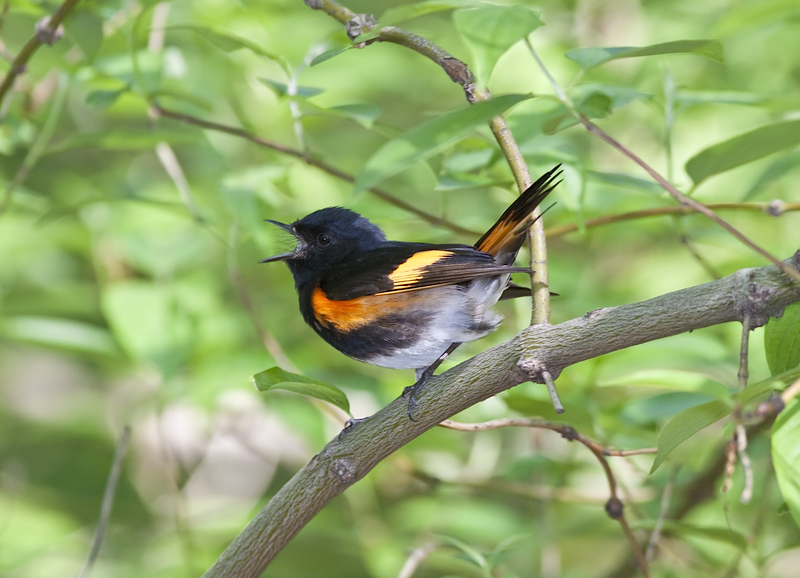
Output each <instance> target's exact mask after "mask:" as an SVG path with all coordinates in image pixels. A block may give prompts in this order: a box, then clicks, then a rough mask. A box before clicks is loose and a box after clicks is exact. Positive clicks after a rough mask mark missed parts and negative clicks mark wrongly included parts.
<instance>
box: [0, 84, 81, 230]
mask: <svg viewBox="0 0 800 578" xmlns="http://www.w3.org/2000/svg"><path fill="white" fill-rule="evenodd" d="M68 92H69V78H68V77H66V76H64V75H61V76H59V79H58V85H57V86H56V91H55V97H54V98H53V103H52V105H51V106H50V110H49V111H48V113H47V118H46V119H45V121H44V124H43V125H42V127H41V128H40V129H39V132H38V133H36V137H34V139H33V142H32V143H31V145H30V147H29V148H28V153H27V154H26V155H25V158H24V159H22V163H21V164H20V166H19V169H17V172H16V174H15V175H14V177H13V178H12V179H11V181H10V182H9V183H8V185H6V190H5V193H4V194H3V199H2V200H0V215H2V214H3V213H4V212H5V211H6V210H7V209H8V208H9V207H10V206H11V201H12V199H13V196H14V193H15V192H16V190H17V189H18V188H19V187H20V186H22V184H23V183H24V182H25V181H26V180H27V178H28V176H29V175H30V173H31V170H33V168H34V167H35V166H36V163H37V162H39V159H40V158H41V156H42V154H44V151H45V149H46V148H47V145H48V143H49V142H50V138H51V137H52V136H53V132H54V131H55V129H56V125H57V124H58V119H59V117H60V116H61V111H62V110H63V108H64V104H65V102H66V100H67V94H68Z"/></svg>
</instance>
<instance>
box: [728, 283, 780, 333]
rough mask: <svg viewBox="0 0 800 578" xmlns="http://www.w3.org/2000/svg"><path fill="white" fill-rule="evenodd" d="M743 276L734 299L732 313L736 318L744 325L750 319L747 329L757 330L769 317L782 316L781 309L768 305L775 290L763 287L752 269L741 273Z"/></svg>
mask: <svg viewBox="0 0 800 578" xmlns="http://www.w3.org/2000/svg"><path fill="white" fill-rule="evenodd" d="M741 273H742V274H743V277H744V278H743V279H742V285H741V290H740V291H739V292H738V295H737V296H735V297H734V304H733V311H734V314H735V315H736V318H737V319H738V320H739V321H740V322H742V323H743V324H744V322H745V319H746V318H748V317H749V318H750V323H749V327H750V330H751V331H752V330H753V329H758V328H759V327H763V326H764V325H766V323H767V321H769V319H770V317H780V316H781V315H783V307H782V306H780V307H776V306H775V305H771V304H770V303H769V301H770V299H771V297H772V296H773V294H774V293H775V288H774V287H770V286H767V285H764V284H763V283H761V282H760V281H759V280H758V279H756V272H755V270H753V269H750V270H745V271H742V272H741Z"/></svg>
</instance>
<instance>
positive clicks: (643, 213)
mask: <svg viewBox="0 0 800 578" xmlns="http://www.w3.org/2000/svg"><path fill="white" fill-rule="evenodd" d="M706 207H708V208H709V209H711V210H720V209H731V210H742V211H759V212H762V213H765V214H767V215H771V216H773V217H778V216H780V215H782V214H783V213H786V212H789V211H800V203H781V204H780V205H776V204H775V202H772V203H709V204H708V205H706ZM696 212H697V211H696V210H695V209H694V208H692V207H682V206H674V205H673V206H671V207H656V208H653V209H642V210H640V211H631V212H629V213H619V214H617V215H605V216H603V217H595V218H594V219H587V220H586V221H584V222H583V224H582V225H581V227H582V228H584V229H591V228H592V227H599V226H601V225H609V224H611V223H619V222H621V221H632V220H635V219H643V218H646V217H661V216H664V215H692V214H695V213H696ZM581 227H579V226H578V225H577V224H576V223H567V224H565V225H556V226H555V227H549V228H547V229H545V234H546V235H547V236H548V237H560V236H562V235H566V234H568V233H574V232H575V231H578V230H579V229H580V228H581Z"/></svg>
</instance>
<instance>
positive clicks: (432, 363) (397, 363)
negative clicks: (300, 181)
mask: <svg viewBox="0 0 800 578" xmlns="http://www.w3.org/2000/svg"><path fill="white" fill-rule="evenodd" d="M560 167H561V165H557V166H556V167H555V168H553V169H552V170H550V171H548V172H547V173H545V174H544V175H542V176H541V177H540V178H539V179H538V180H537V181H536V182H535V183H533V184H532V185H531V186H530V187H529V188H528V189H527V190H526V191H525V192H523V193H522V194H521V195H520V196H519V197H518V198H517V199H516V200H515V201H514V202H513V203H512V204H511V206H509V207H508V209H506V211H505V212H504V213H503V214H502V215H501V216H500V218H499V219H498V220H497V222H496V223H495V224H494V225H493V226H492V227H491V228H490V229H489V230H488V231H487V232H486V234H484V235H483V236H482V237H481V238H480V239H479V240H478V241H477V242H476V243H475V245H463V244H431V243H413V242H404V241H390V240H387V238H386V235H385V234H384V233H383V231H382V230H381V229H380V228H379V227H378V226H376V225H375V224H373V223H372V222H370V221H369V220H368V219H367V218H365V217H363V216H361V215H360V214H358V213H356V212H354V211H351V210H349V209H346V208H343V207H328V208H324V209H320V210H317V211H315V212H313V213H311V214H309V215H307V216H305V217H303V218H301V219H299V220H297V221H295V222H293V223H291V224H286V223H281V222H279V221H274V220H271V219H265V221H266V222H268V223H271V224H272V225H275V226H277V227H279V228H280V229H282V230H284V231H286V232H287V233H290V234H291V235H292V236H294V238H295V240H296V245H295V248H294V249H293V250H291V251H289V252H286V253H281V254H279V255H275V256H272V257H267V258H266V259H262V260H261V261H260V262H261V263H272V262H277V261H283V262H285V263H286V264H287V265H288V267H289V270H290V271H291V274H292V276H293V278H294V284H295V289H296V290H297V294H298V298H299V302H300V313H301V314H302V317H303V319H304V321H305V322H306V323H307V324H308V325H309V326H310V327H311V328H312V329H313V330H314V331H315V332H316V333H317V334H318V335H319V336H320V337H322V339H324V340H325V341H326V342H328V343H329V344H330V345H332V346H333V347H334V348H336V349H337V350H339V351H340V352H341V353H343V354H345V355H347V356H348V357H351V358H353V359H356V360H358V361H362V362H365V363H369V364H371V365H377V366H380V367H387V368H393V369H414V370H415V371H416V382H415V383H414V385H411V386H409V387H406V388H405V389H404V390H403V396H408V415H409V418H411V419H412V420H414V417H413V414H414V411H415V408H416V406H417V401H416V397H417V395H419V393H420V392H421V391H422V389H423V387H424V385H425V383H426V382H427V381H428V380H429V379H430V377H431V376H432V375H433V374H434V371H435V370H436V369H437V367H438V366H439V365H440V364H441V363H442V362H443V361H444V360H445V359H446V358H447V357H448V355H450V353H452V352H453V351H454V350H455V349H456V348H457V347H458V346H459V345H460V344H461V343H464V342H468V341H474V340H477V339H480V338H482V337H485V336H486V335H488V334H490V333H492V332H493V331H495V330H496V329H497V328H498V326H499V325H500V323H501V321H502V316H501V315H499V314H498V313H496V312H495V311H493V310H492V306H493V305H494V304H495V303H496V302H497V301H498V300H500V299H505V298H513V297H520V296H523V295H526V294H527V295H530V289H527V288H525V287H522V286H519V285H516V284H514V283H511V282H510V277H511V274H512V273H518V272H527V273H531V270H530V269H528V268H523V267H515V266H514V260H515V258H516V256H517V253H518V252H519V250H520V248H521V246H522V243H523V241H524V238H525V234H526V232H527V230H528V229H529V228H530V226H531V225H532V224H533V222H534V220H535V219H534V217H533V211H534V210H535V209H536V207H537V206H539V204H540V203H541V202H542V201H543V200H544V199H545V198H546V197H547V195H548V194H550V192H551V191H552V190H553V189H554V188H555V187H556V186H557V185H558V184H559V183H560V182H561V181H560V180H557V179H558V177H559V176H560V175H561V171H560Z"/></svg>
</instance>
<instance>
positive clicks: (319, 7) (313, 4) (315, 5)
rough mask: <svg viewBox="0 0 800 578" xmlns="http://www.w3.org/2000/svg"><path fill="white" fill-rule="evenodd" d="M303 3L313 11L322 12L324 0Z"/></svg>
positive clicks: (305, 0) (309, 0) (306, 0)
mask: <svg viewBox="0 0 800 578" xmlns="http://www.w3.org/2000/svg"><path fill="white" fill-rule="evenodd" d="M303 2H304V3H305V5H306V6H308V7H309V8H311V9H312V10H322V0H303Z"/></svg>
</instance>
